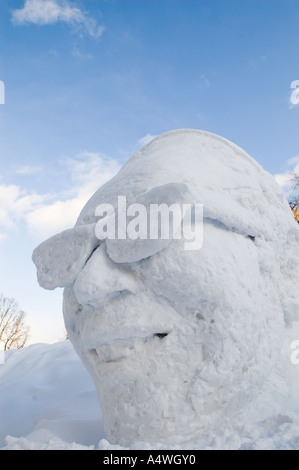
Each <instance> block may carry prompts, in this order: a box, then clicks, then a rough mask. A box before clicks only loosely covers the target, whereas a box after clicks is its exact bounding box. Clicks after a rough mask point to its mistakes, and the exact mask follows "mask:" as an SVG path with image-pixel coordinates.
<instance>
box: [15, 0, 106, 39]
mask: <svg viewBox="0 0 299 470" xmlns="http://www.w3.org/2000/svg"><path fill="white" fill-rule="evenodd" d="M12 21H13V23H14V24H16V25H22V24H29V23H33V24H36V25H49V24H55V23H58V22H63V23H66V24H68V25H73V26H74V25H76V26H81V27H82V26H83V27H84V29H85V30H86V31H87V32H88V34H90V36H92V37H94V38H98V37H100V36H101V35H102V34H103V32H104V27H103V26H101V25H99V24H98V23H97V21H96V20H95V19H94V18H92V17H91V16H90V15H89V14H87V13H85V12H83V11H82V10H81V9H80V8H78V7H76V6H73V5H71V3H70V2H69V0H25V4H24V6H23V8H20V9H18V10H14V11H13V12H12Z"/></svg>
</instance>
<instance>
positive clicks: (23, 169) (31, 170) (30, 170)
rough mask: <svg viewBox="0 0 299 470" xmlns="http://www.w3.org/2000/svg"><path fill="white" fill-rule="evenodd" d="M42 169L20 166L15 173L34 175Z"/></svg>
mask: <svg viewBox="0 0 299 470" xmlns="http://www.w3.org/2000/svg"><path fill="white" fill-rule="evenodd" d="M41 170H42V168H41V167H40V166H29V165H27V166H20V167H18V168H17V169H16V173H17V174H18V175H28V176H31V175H36V174H37V173H40V172H41Z"/></svg>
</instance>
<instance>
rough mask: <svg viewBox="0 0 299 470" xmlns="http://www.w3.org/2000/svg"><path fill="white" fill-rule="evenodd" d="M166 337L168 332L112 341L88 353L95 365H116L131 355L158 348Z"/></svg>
mask: <svg viewBox="0 0 299 470" xmlns="http://www.w3.org/2000/svg"><path fill="white" fill-rule="evenodd" d="M168 335H169V332H163V333H162V332H161V333H154V334H152V335H150V336H146V337H135V338H128V339H114V340H113V341H111V342H110V343H109V344H101V345H100V346H97V347H96V348H91V349H89V350H88V353H89V355H90V356H91V358H92V359H93V361H96V363H102V364H110V363H117V362H120V361H122V360H124V359H126V358H128V357H129V356H131V355H133V354H137V353H142V352H143V351H145V350H147V349H148V348H150V347H151V346H152V347H153V348H155V347H156V346H157V347H158V346H159V344H160V343H161V341H163V340H164V339H165V338H166V337H167V336H168Z"/></svg>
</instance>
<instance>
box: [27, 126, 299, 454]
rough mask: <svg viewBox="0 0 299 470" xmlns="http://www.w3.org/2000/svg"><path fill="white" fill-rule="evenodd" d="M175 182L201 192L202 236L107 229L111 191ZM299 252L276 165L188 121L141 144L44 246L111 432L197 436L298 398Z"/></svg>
mask: <svg viewBox="0 0 299 470" xmlns="http://www.w3.org/2000/svg"><path fill="white" fill-rule="evenodd" d="M167 185H169V186H167ZM167 188H169V191H170V193H169V194H170V195H171V196H173V197H174V198H175V201H173V202H181V203H183V202H184V203H187V202H190V203H194V202H197V203H201V204H203V211H204V212H203V217H204V218H203V237H204V239H203V246H202V248H201V249H199V250H193V251H190V250H185V249H184V240H183V239H173V240H168V241H167V242H165V241H163V243H162V244H161V242H162V241H161V240H149V239H148V240H139V239H137V240H135V241H133V240H123V239H116V240H111V239H106V240H104V241H100V240H99V239H98V238H97V237H96V235H95V229H96V223H97V220H98V218H97V217H96V215H95V213H96V208H97V207H98V206H99V205H100V204H103V203H107V204H111V205H112V206H113V207H115V208H116V207H117V200H118V196H119V195H125V196H126V198H127V201H128V204H130V203H132V202H135V203H136V202H137V203H138V201H142V203H143V204H145V205H146V204H148V203H149V202H151V197H152V196H153V194H154V199H155V200H154V202H157V201H159V195H160V196H161V200H160V202H161V203H163V202H165V197H166V195H167V194H168V191H167ZM169 194H168V195H169ZM170 199H171V197H170V196H169V197H168V200H167V203H170ZM298 252H299V250H298V226H297V224H296V222H295V221H294V219H293V216H292V213H291V211H290V209H289V207H288V204H287V202H286V201H285V199H284V197H283V195H282V192H281V190H280V188H279V187H278V185H277V184H276V182H275V180H274V178H273V177H272V176H271V175H270V174H268V173H267V172H266V171H265V170H263V169H262V167H261V166H260V165H259V164H258V163H257V162H256V161H254V160H253V159H252V158H251V157H250V156H249V155H247V154H246V153H245V152H244V151H243V150H241V149H240V148H239V147H237V146H236V145H234V144H232V143H231V142H229V141H227V140H225V139H223V138H221V137H219V136H216V135H214V134H210V133H208V132H203V131H198V130H188V129H187V130H177V131H171V132H168V133H166V134H163V135H161V136H159V137H157V138H155V139H154V140H152V141H151V142H150V143H149V144H147V145H146V146H145V147H144V148H143V149H142V150H140V151H138V152H137V153H135V154H134V155H133V157H131V158H130V159H129V160H128V162H127V163H126V164H125V165H124V166H123V168H122V169H121V170H120V171H119V173H118V174H117V175H116V176H115V177H114V178H112V179H111V181H109V182H108V183H106V184H105V185H104V186H102V187H101V188H100V189H99V190H98V191H97V192H96V193H95V194H94V196H93V197H92V198H91V199H90V200H89V201H88V203H87V204H86V206H85V207H84V208H83V210H82V212H81V214H80V216H79V218H78V221H77V224H76V226H75V227H74V228H73V229H71V230H67V231H65V232H63V233H61V234H58V235H56V236H54V237H53V238H51V239H50V240H48V241H45V242H44V243H42V244H41V245H40V246H39V247H38V248H36V250H35V251H34V254H33V260H34V262H35V264H36V266H37V271H38V279H39V283H40V285H41V286H42V287H44V288H47V289H54V288H56V287H64V306H63V310H64V319H65V325H66V329H67V332H68V335H69V339H70V340H71V342H72V344H73V346H74V348H75V350H76V351H77V353H78V354H79V356H80V357H81V359H82V361H83V363H84V364H85V366H86V367H87V369H88V370H89V372H90V374H91V375H92V377H93V380H94V382H95V385H96V387H97V390H98V394H99V400H100V403H101V407H102V411H103V419H104V425H105V429H106V432H107V436H108V438H109V439H110V441H111V442H112V443H119V444H121V445H129V444H132V443H134V442H136V441H147V442H151V443H155V442H162V443H169V444H185V443H192V442H198V440H199V439H205V438H208V437H210V436H212V435H213V432H215V430H216V429H217V430H218V432H219V429H221V428H223V429H225V428H226V427H227V426H228V425H234V423H236V425H237V424H241V423H244V422H248V421H250V420H253V419H255V418H257V417H258V418H261V419H262V418H263V417H266V416H267V415H268V414H269V413H273V412H280V411H281V410H283V409H286V407H292V406H293V404H292V403H293V402H292V400H293V399H294V397H295V392H294V390H295V388H294V387H295V385H294V384H295V382H296V379H295V375H296V370H295V369H294V365H292V364H291V361H290V352H291V351H290V342H291V340H292V339H296V336H294V334H295V333H294V331H295V330H294V325H297V323H296V321H297V318H296V315H297V312H298V307H299V300H298V293H297V292H298V290H297V289H296V287H295V286H296V285H297V284H296V283H297V282H298V280H299V275H298V261H299V260H298ZM298 338H299V336H298ZM297 375H298V374H297ZM292 387H293V388H292Z"/></svg>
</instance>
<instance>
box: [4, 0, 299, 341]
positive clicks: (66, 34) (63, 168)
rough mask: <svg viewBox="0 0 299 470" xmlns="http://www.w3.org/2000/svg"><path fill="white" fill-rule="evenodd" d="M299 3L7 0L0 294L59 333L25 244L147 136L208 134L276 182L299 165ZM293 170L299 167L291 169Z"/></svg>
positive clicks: (50, 295) (65, 218) (66, 215)
mask: <svg viewBox="0 0 299 470" xmlns="http://www.w3.org/2000/svg"><path fill="white" fill-rule="evenodd" d="M298 24H299V2H298V0H84V1H83V0H64V1H63V0H26V1H25V0H1V1H0V43H1V47H0V80H1V81H3V82H4V84H5V104H4V105H0V259H1V263H0V291H2V292H3V293H4V294H5V295H7V296H10V297H14V298H15V299H16V300H17V301H18V302H19V303H20V305H21V307H22V308H23V309H24V310H25V311H27V321H28V322H29V323H30V326H31V328H32V342H36V341H55V340H57V339H59V338H61V337H63V334H64V333H63V323H62V314H61V294H62V292H61V291H57V292H56V291H55V292H46V291H43V290H42V289H40V288H39V287H38V285H37V283H36V275H35V268H34V266H33V264H32V262H31V252H32V250H33V248H34V247H35V246H36V245H37V244H38V243H39V242H41V241H42V240H44V239H45V238H47V237H48V236H50V235H52V234H54V233H56V232H57V231H59V230H63V229H64V228H67V227H71V226H72V225H73V223H74V222H75V220H76V217H77V215H78V213H79V211H80V209H81V208H82V206H83V204H84V203H85V201H86V199H87V198H88V197H89V196H90V195H91V194H92V193H93V192H94V191H95V190H96V189H97V187H98V186H100V185H101V184H102V183H103V182H105V181H106V180H107V179H109V178H110V177H111V176H112V175H113V174H114V173H115V172H116V171H117V170H118V168H119V167H120V165H121V164H122V163H123V162H125V161H126V160H127V159H128V158H129V156H130V155H131V154H132V153H133V152H134V151H135V150H137V149H138V148H139V147H140V146H141V145H142V143H144V142H146V141H147V139H149V138H150V137H151V136H154V135H158V134H160V133H162V132H165V131H168V130H171V129H175V128H198V129H204V130H207V131H210V132H214V133H216V134H219V135H222V136H223V137H225V138H227V139H229V140H232V141H233V142H235V143H236V144H238V145H240V146H241V147H242V148H244V149H245V150H246V151H247V152H248V153H249V154H251V155H252V156H253V157H254V158H255V159H256V160H257V161H258V162H259V163H260V164H261V165H262V166H263V167H264V168H265V169H266V170H268V171H269V172H270V173H272V174H274V175H276V174H278V175H279V177H278V180H279V181H280V182H283V181H285V180H287V178H288V174H289V172H290V171H291V170H292V169H293V168H295V167H296V168H297V165H299V159H298V155H299V142H298V135H299V134H298V130H299V106H297V105H294V104H293V105H292V104H291V103H290V96H291V88H290V87H291V83H292V81H294V80H296V79H299V58H298V49H299V48H298V46H299V29H298ZM298 168H299V166H298Z"/></svg>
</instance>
